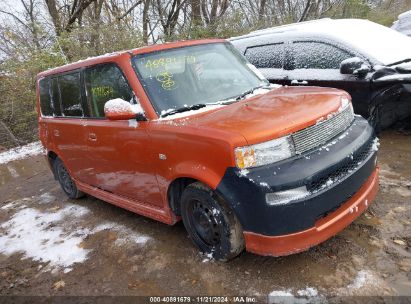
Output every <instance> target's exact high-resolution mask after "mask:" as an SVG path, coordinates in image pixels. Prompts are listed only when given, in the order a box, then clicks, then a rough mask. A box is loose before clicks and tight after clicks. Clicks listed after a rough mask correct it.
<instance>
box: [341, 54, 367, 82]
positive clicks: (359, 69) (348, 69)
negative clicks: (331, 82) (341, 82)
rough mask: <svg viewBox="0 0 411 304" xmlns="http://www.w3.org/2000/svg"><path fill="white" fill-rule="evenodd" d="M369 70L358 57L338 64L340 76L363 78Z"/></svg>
mask: <svg viewBox="0 0 411 304" xmlns="http://www.w3.org/2000/svg"><path fill="white" fill-rule="evenodd" d="M370 70H371V68H370V67H369V66H368V65H367V64H366V63H364V61H363V60H362V59H361V58H358V57H352V58H348V59H345V60H343V61H342V62H341V64H340V73H341V74H354V75H358V76H360V77H363V76H365V75H367V73H368V72H369V71H370Z"/></svg>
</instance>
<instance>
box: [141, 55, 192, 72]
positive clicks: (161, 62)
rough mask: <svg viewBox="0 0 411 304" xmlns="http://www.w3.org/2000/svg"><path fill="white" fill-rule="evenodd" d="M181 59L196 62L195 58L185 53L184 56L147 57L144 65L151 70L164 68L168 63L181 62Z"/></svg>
mask: <svg viewBox="0 0 411 304" xmlns="http://www.w3.org/2000/svg"><path fill="white" fill-rule="evenodd" d="M183 61H186V62H187V63H194V62H196V58H195V56H193V55H185V56H174V57H162V58H158V59H153V60H151V59H149V60H147V62H146V64H145V67H146V68H147V69H150V70H153V69H158V68H166V69H167V67H168V66H170V65H175V64H179V63H180V64H181V63H183Z"/></svg>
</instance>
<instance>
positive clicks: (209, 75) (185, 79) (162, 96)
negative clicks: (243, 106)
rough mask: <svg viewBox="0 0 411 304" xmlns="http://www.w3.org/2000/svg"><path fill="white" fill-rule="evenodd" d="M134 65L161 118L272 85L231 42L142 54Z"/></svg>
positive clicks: (134, 59)
mask: <svg viewBox="0 0 411 304" xmlns="http://www.w3.org/2000/svg"><path fill="white" fill-rule="evenodd" d="M133 66H134V68H135V70H136V72H137V75H138V77H139V79H140V81H141V83H142V85H143V87H144V89H145V91H146V93H147V94H148V96H149V98H150V100H151V102H152V104H153V106H154V108H155V110H156V111H157V113H158V114H159V115H164V114H166V113H171V112H172V111H173V110H176V109H184V108H190V107H193V106H194V107H196V106H198V105H202V106H204V107H205V106H207V105H209V104H215V103H219V102H222V101H224V100H229V99H231V98H233V99H235V98H236V97H239V96H242V95H243V94H244V93H245V92H247V91H248V92H252V90H253V89H255V88H257V87H260V86H264V85H267V84H268V82H267V80H266V79H265V78H264V77H263V76H262V75H260V74H259V72H258V71H256V70H255V68H254V66H252V65H251V64H249V63H248V62H247V60H246V59H245V58H244V57H243V56H241V55H240V54H239V53H238V52H237V51H236V50H235V49H234V48H233V46H232V45H231V44H229V43H210V44H202V45H195V46H188V47H182V48H176V49H168V50H163V51H159V52H153V53H146V54H140V55H136V56H135V57H134V58H133Z"/></svg>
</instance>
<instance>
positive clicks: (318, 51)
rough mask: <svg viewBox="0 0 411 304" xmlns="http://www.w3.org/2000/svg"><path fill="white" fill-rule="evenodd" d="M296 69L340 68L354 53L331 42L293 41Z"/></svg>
mask: <svg viewBox="0 0 411 304" xmlns="http://www.w3.org/2000/svg"><path fill="white" fill-rule="evenodd" d="M292 49H293V55H294V69H339V68H340V63H341V62H342V61H343V60H345V59H348V58H351V57H354V55H352V54H350V53H348V52H346V51H344V50H342V49H340V48H338V47H336V46H333V45H331V44H326V43H322V42H315V41H297V42H294V43H293V48H292Z"/></svg>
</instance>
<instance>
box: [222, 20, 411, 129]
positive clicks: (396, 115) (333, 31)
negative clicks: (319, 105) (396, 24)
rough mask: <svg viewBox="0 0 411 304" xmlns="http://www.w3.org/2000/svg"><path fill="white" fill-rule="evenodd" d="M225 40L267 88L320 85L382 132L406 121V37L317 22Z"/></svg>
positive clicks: (374, 27)
mask: <svg viewBox="0 0 411 304" xmlns="http://www.w3.org/2000/svg"><path fill="white" fill-rule="evenodd" d="M230 41H231V42H232V43H233V45H234V46H235V47H236V48H237V49H238V50H239V51H240V52H241V53H242V54H243V55H245V57H246V58H247V59H248V60H249V61H250V62H251V63H252V64H254V65H255V66H256V67H257V68H258V69H260V71H261V72H262V73H263V74H264V76H265V77H266V78H267V79H268V80H269V81H270V82H272V83H278V84H283V85H310V86H325V87H335V88H340V89H343V90H345V91H347V92H349V93H350V94H351V96H352V101H353V105H354V110H355V112H356V113H357V114H360V115H362V116H364V117H368V118H370V120H371V121H372V122H373V124H374V125H375V126H377V127H380V128H386V127H388V126H390V125H392V124H393V123H395V122H396V121H399V120H403V119H405V118H407V117H410V116H411V38H409V37H407V36H405V35H403V34H401V33H398V32H396V31H394V30H392V29H389V28H387V27H384V26H381V25H378V24H376V23H373V22H371V21H367V20H360V19H341V20H332V19H320V20H315V21H309V22H302V23H296V24H290V25H285V26H279V27H275V28H269V29H265V30H260V31H255V32H252V33H250V34H248V35H245V36H241V37H234V38H231V39H230Z"/></svg>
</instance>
